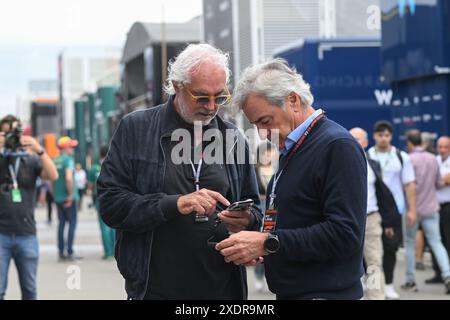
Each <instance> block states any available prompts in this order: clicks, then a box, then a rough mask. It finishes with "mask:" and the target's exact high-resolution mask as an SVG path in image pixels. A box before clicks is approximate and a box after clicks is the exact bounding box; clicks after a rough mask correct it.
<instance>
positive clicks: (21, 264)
mask: <svg viewBox="0 0 450 320" xmlns="http://www.w3.org/2000/svg"><path fill="white" fill-rule="evenodd" d="M11 259H13V260H14V263H15V265H16V268H17V273H18V274H19V283H20V289H21V291H22V299H23V300H36V274H37V266H38V260H39V244H38V240H37V237H36V235H15V234H5V233H0V300H3V298H4V297H5V293H6V288H7V286H8V270H9V263H10V261H11Z"/></svg>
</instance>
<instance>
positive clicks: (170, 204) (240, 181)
mask: <svg viewBox="0 0 450 320" xmlns="http://www.w3.org/2000/svg"><path fill="white" fill-rule="evenodd" d="M168 108H173V104H172V99H169V101H168V102H167V103H166V104H162V105H159V106H157V107H154V108H151V109H146V110H140V111H136V112H133V113H131V114H129V115H127V116H125V117H124V118H123V119H122V120H121V122H120V124H119V126H118V128H117V131H116V132H115V134H114V136H113V139H112V141H111V144H110V149H109V152H108V155H107V157H106V159H105V160H104V162H103V164H102V169H101V173H100V176H99V178H98V180H97V188H98V200H99V207H100V215H101V217H102V219H103V221H105V223H106V224H107V225H109V226H110V227H112V228H114V229H116V230H117V241H116V248H115V257H116V260H117V266H118V268H119V271H120V273H121V274H122V276H123V277H124V278H125V289H126V291H127V294H128V298H129V299H143V297H144V296H145V293H146V291H147V283H148V277H149V265H150V261H151V256H152V241H153V230H155V229H156V228H157V227H158V226H160V225H162V224H164V223H166V222H167V221H169V220H170V219H171V218H172V217H174V216H176V215H178V214H179V212H178V210H177V206H176V199H177V196H173V195H166V194H164V193H163V192H162V189H163V184H164V172H165V160H164V152H163V149H162V141H163V139H170V136H171V133H172V132H173V130H174V129H176V128H173V126H172V127H171V125H170V124H171V119H170V116H169V115H168V112H167V110H168ZM217 120H218V125H219V130H221V132H222V133H223V136H224V137H226V135H225V130H226V129H233V130H237V128H236V127H234V126H233V125H232V124H230V123H228V122H225V121H223V120H222V119H220V118H219V117H217ZM239 144H244V145H245V150H246V152H245V153H246V159H249V150H248V146H247V144H246V141H245V139H244V137H243V136H242V135H241V134H238V135H235V141H234V143H229V144H225V145H230V146H231V147H230V149H229V150H224V154H225V155H227V156H228V157H227V159H230V158H231V157H234V159H235V161H234V162H233V163H234V164H228V163H229V162H228V161H227V165H226V168H227V171H228V176H229V177H230V186H231V193H232V199H228V200H229V201H230V202H235V201H239V200H243V199H248V198H251V199H253V200H254V201H255V206H254V207H253V208H252V213H253V216H254V219H253V222H252V225H251V226H250V227H249V229H251V230H258V229H259V228H260V225H261V220H262V214H261V211H260V209H258V207H259V203H260V201H259V195H258V187H257V182H256V175H255V171H254V167H253V165H251V164H249V163H248V161H246V162H245V164H236V163H237V159H236V157H237V156H238V153H237V152H236V145H239ZM240 284H241V287H242V298H243V299H246V298H247V285H246V273H245V268H244V267H241V268H240Z"/></svg>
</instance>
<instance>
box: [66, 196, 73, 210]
mask: <svg viewBox="0 0 450 320" xmlns="http://www.w3.org/2000/svg"><path fill="white" fill-rule="evenodd" d="M72 203H73V197H72V196H68V197H67V198H66V201H64V208H70V207H71V206H72Z"/></svg>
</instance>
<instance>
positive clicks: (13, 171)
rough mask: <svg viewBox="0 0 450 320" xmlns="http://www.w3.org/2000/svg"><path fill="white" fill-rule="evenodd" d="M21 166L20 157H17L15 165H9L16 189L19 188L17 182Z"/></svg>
mask: <svg viewBox="0 0 450 320" xmlns="http://www.w3.org/2000/svg"><path fill="white" fill-rule="evenodd" d="M19 168H20V158H17V159H16V164H15V167H14V168H13V166H12V165H11V164H10V165H9V173H10V174H11V179H12V181H13V187H14V189H16V190H17V189H19V184H18V182H17V177H18V175H19Z"/></svg>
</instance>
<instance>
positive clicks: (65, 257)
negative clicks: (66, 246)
mask: <svg viewBox="0 0 450 320" xmlns="http://www.w3.org/2000/svg"><path fill="white" fill-rule="evenodd" d="M58 261H59V262H64V261H67V256H66V255H64V254H60V255H59V256H58Z"/></svg>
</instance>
